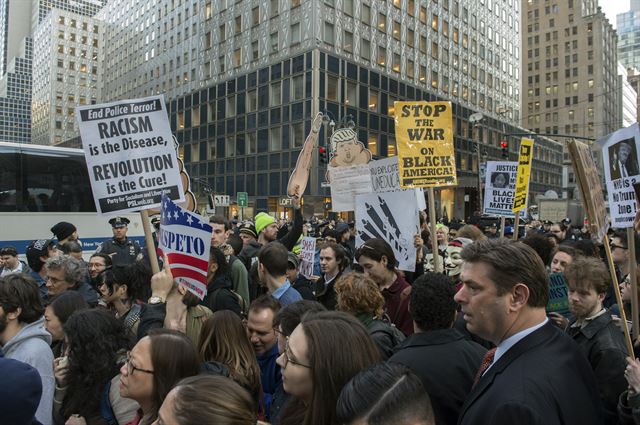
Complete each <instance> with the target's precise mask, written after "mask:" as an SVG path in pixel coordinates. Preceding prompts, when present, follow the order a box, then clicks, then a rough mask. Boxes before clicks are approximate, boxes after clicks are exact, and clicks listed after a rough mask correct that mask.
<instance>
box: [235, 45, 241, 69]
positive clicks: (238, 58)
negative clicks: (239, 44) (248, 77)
mask: <svg viewBox="0 0 640 425" xmlns="http://www.w3.org/2000/svg"><path fill="white" fill-rule="evenodd" d="M233 65H234V66H235V67H236V68H238V67H239V66H240V65H242V50H241V49H236V50H234V52H233Z"/></svg>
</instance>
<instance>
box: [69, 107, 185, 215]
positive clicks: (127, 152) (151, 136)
mask: <svg viewBox="0 0 640 425" xmlns="http://www.w3.org/2000/svg"><path fill="white" fill-rule="evenodd" d="M76 119H77V121H78V126H79V128H80V136H81V138H82V145H83V148H84V151H85V157H86V160H87V168H88V171H89V179H90V181H91V190H92V192H93V198H94V201H95V203H96V209H97V211H98V212H100V213H102V214H107V213H120V212H127V211H139V210H141V209H151V208H153V207H159V206H160V203H161V200H162V196H163V195H169V197H170V198H171V199H173V200H175V201H177V202H184V200H185V195H184V190H183V184H182V180H181V178H180V167H179V164H178V158H177V155H176V151H175V149H174V144H173V139H172V135H171V127H170V126H169V119H168V118H167V110H166V106H165V103H164V98H163V96H151V97H146V98H143V99H131V100H123V101H118V102H112V103H104V104H100V105H86V106H79V107H77V108H76Z"/></svg>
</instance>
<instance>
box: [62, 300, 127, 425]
mask: <svg viewBox="0 0 640 425" xmlns="http://www.w3.org/2000/svg"><path fill="white" fill-rule="evenodd" d="M63 329H64V335H65V341H66V353H65V355H64V356H63V357H58V358H56V359H55V360H54V374H55V377H56V390H55V395H54V419H55V422H56V423H67V424H90V425H91V424H103V423H105V422H106V421H107V420H108V418H105V417H104V416H103V411H102V409H101V403H103V402H104V403H105V404H106V405H109V406H110V407H111V415H112V417H113V419H115V420H116V421H117V422H116V423H120V424H124V423H126V422H128V421H129V420H131V419H132V418H133V417H134V416H135V412H136V409H137V408H138V405H137V403H135V402H134V401H132V400H127V399H123V398H121V397H120V395H119V394H118V368H119V366H120V364H121V363H122V361H123V360H124V355H125V353H126V349H127V340H126V338H125V336H124V329H123V328H122V324H121V323H120V322H119V321H118V320H116V318H114V317H113V316H112V315H110V314H109V313H108V312H106V311H102V310H80V311H76V312H75V313H73V314H72V315H71V317H69V319H68V320H67V322H66V323H65V324H64V326H63Z"/></svg>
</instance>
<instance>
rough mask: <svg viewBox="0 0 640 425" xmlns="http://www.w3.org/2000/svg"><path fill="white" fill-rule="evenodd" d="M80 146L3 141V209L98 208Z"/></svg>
mask: <svg viewBox="0 0 640 425" xmlns="http://www.w3.org/2000/svg"><path fill="white" fill-rule="evenodd" d="M95 211H96V209H95V204H94V201H93V196H92V194H91V186H90V184H89V176H88V174H87V167H86V163H85V159H84V152H83V151H82V150H80V149H69V148H55V147H49V146H36V145H20V144H13V143H0V212H95Z"/></svg>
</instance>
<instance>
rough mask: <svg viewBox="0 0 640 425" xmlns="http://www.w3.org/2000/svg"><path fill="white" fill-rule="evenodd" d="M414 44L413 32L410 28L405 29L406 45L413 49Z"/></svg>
mask: <svg viewBox="0 0 640 425" xmlns="http://www.w3.org/2000/svg"><path fill="white" fill-rule="evenodd" d="M414 43H415V31H413V30H412V29H411V28H407V45H408V46H409V47H414V45H415V44H414Z"/></svg>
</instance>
